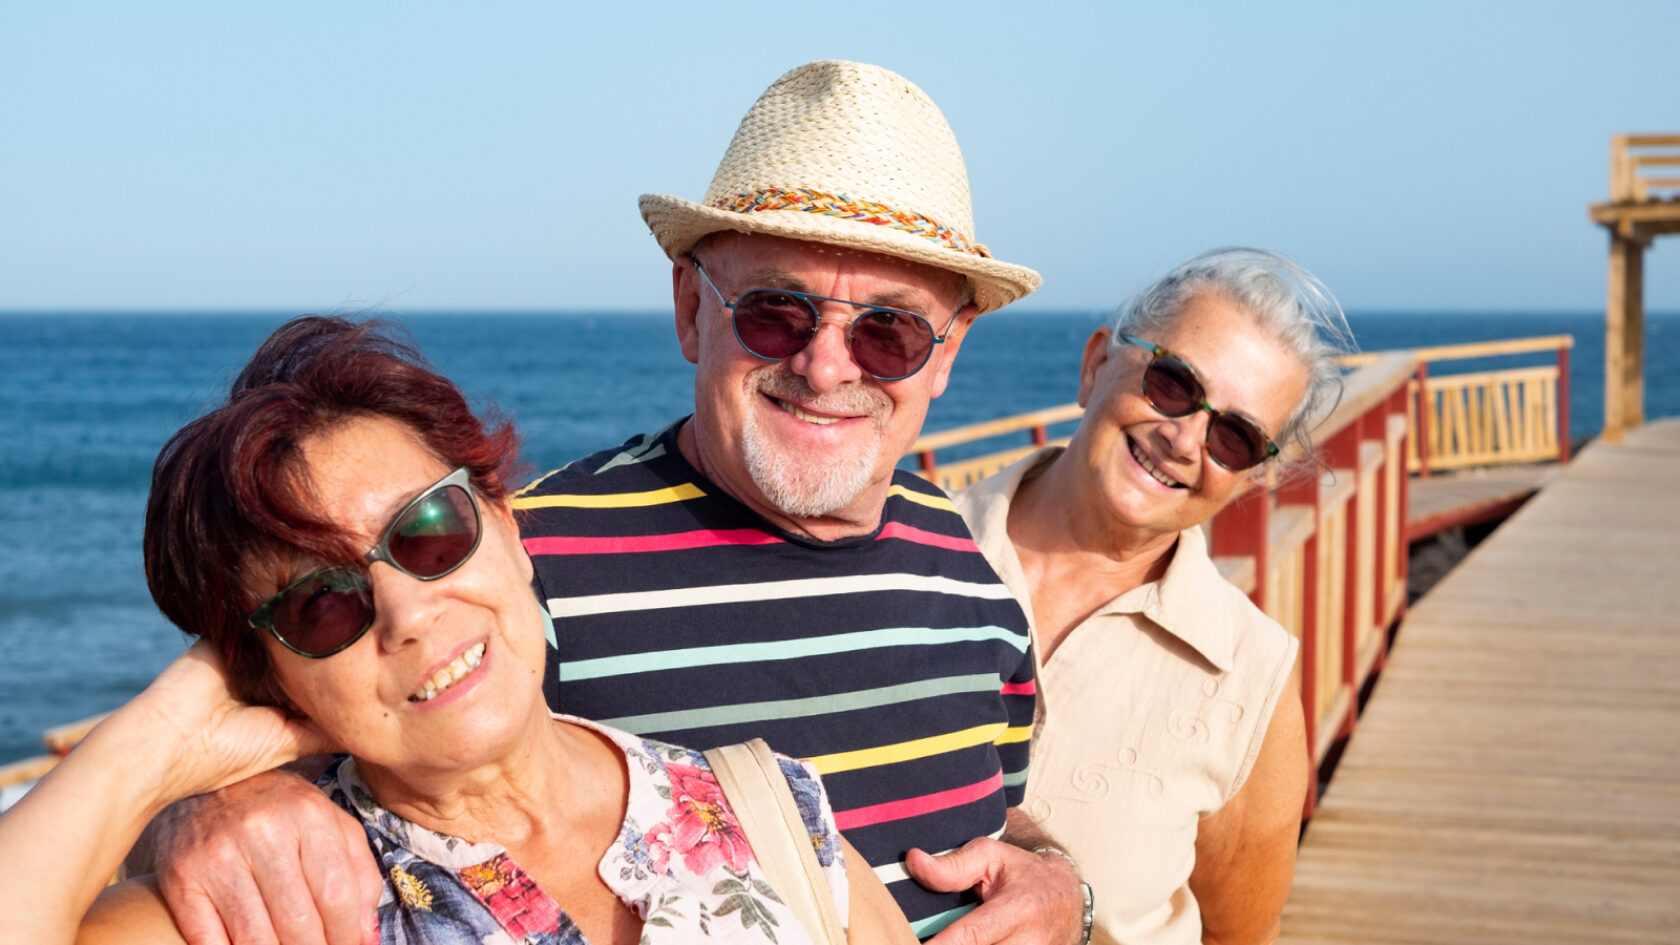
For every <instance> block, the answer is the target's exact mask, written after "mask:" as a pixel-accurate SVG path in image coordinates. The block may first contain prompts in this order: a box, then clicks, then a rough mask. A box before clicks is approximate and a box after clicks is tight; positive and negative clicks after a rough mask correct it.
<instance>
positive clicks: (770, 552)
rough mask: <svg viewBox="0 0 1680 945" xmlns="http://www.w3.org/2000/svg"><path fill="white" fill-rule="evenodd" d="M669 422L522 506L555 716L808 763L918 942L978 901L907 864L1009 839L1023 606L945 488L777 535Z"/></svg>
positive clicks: (547, 480)
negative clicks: (761, 745)
mask: <svg viewBox="0 0 1680 945" xmlns="http://www.w3.org/2000/svg"><path fill="white" fill-rule="evenodd" d="M678 426H680V424H677V425H673V426H671V427H669V428H667V429H666V430H664V431H663V432H661V433H657V434H653V435H648V436H639V437H636V438H633V439H631V440H630V441H629V442H627V443H625V444H624V445H623V446H621V447H619V448H617V449H611V450H606V451H603V452H600V453H596V454H595V455H593V456H590V457H588V458H586V459H582V460H579V461H578V462H575V463H573V464H571V465H569V466H567V467H566V468H564V469H561V470H559V471H557V472H553V473H550V474H548V475H547V476H545V477H543V478H542V479H540V480H538V481H537V482H535V483H533V484H532V485H531V486H529V487H527V488H526V489H525V490H523V491H522V492H521V493H520V494H519V495H518V496H516V497H515V499H514V501H513V505H514V508H515V509H516V511H517V514H518V515H519V521H520V532H521V534H522V535H523V536H524V538H525V547H526V550H528V551H529V552H530V554H531V558H532V560H533V561H534V562H535V565H536V574H537V584H538V591H539V593H540V594H541V595H542V596H543V598H544V599H545V600H546V601H547V603H548V610H549V613H550V615H551V616H552V617H553V618H554V627H555V641H556V648H555V649H554V650H552V651H551V666H550V671H549V673H548V674H547V677H548V678H547V680H546V685H547V687H548V690H549V692H548V695H549V701H550V704H551V705H553V706H554V707H555V709H556V710H557V711H563V712H569V713H572V714H575V715H581V716H584V717H585V718H591V719H595V720H596V721H599V722H602V723H604V724H606V725H611V726H614V727H617V728H621V729H626V730H628V731H631V732H634V733H636V734H638V735H642V736H644V737H649V738H656V739H659V740H661V741H668V742H672V743H675V744H679V745H686V746H688V747H691V748H711V747H714V746H717V745H723V744H729V743H732V742H739V741H744V740H746V739H748V738H752V737H755V736H756V737H760V738H763V739H765V740H766V741H768V742H769V743H770V745H771V747H772V748H774V749H776V750H777V751H779V752H783V753H784V754H788V755H793V756H795V757H799V758H805V759H809V760H810V761H811V762H812V763H813V764H814V765H815V766H816V768H817V770H818V772H820V773H821V774H822V776H823V783H824V784H825V785H827V787H828V792H829V797H830V799H831V801H832V803H833V806H834V816H835V821H836V822H837V823H838V824H839V826H840V829H841V830H842V831H844V832H845V834H846V837H847V839H849V840H851V841H852V843H853V845H855V846H856V847H857V848H858V851H859V852H861V853H862V854H863V856H864V857H865V858H866V859H868V860H869V862H870V864H871V865H872V866H874V867H875V872H876V874H877V875H878V876H880V877H881V879H882V881H884V882H886V883H887V886H888V888H889V889H890V890H891V891H892V893H893V895H894V897H895V898H896V899H897V900H898V903H899V905H900V907H902V908H903V909H904V912H905V915H906V916H908V917H909V918H910V920H911V922H912V924H913V925H914V926H915V927H916V930H917V933H918V934H919V935H922V936H924V937H925V936H927V935H930V934H932V933H933V932H935V931H937V930H938V929H939V928H942V927H944V926H945V925H946V924H948V923H950V922H951V921H952V920H953V919H955V918H956V917H957V916H959V915H961V914H962V913H963V912H965V911H967V910H968V909H969V908H971V907H972V906H973V904H974V901H975V900H974V898H973V896H972V894H968V893H965V894H944V893H932V892H928V891H927V890H925V889H923V888H922V887H920V886H919V885H917V884H916V883H915V881H913V880H910V879H908V878H906V876H905V874H904V870H903V866H902V860H903V857H904V854H905V852H906V851H907V850H908V849H909V848H911V847H920V848H921V849H923V850H927V851H929V852H932V853H938V852H942V851H945V850H950V849H954V848H956V847H958V846H961V845H962V844H963V843H966V842H967V841H969V840H972V839H973V838H975V837H980V836H993V837H996V836H998V835H1000V834H1001V832H1002V830H1003V825H1004V811H1005V808H1006V806H1010V805H1014V804H1017V803H1019V802H1020V799H1021V795H1022V790H1023V787H1024V785H1025V783H1026V774H1027V738H1028V735H1029V733H1030V731H1031V725H1032V711H1033V692H1034V684H1033V660H1032V655H1031V653H1030V652H1028V636H1027V622H1026V617H1025V615H1024V614H1023V613H1022V612H1021V608H1020V606H1019V605H1018V604H1017V603H1016V602H1015V599H1014V598H1013V597H1011V596H1010V594H1009V591H1008V590H1007V589H1006V588H1005V587H1004V586H1003V584H1002V583H1001V582H1000V581H999V580H998V578H997V575H996V574H994V573H993V571H992V569H991V567H990V566H989V565H988V564H987V563H986V559H985V558H984V557H983V556H982V555H981V554H980V552H979V550H978V549H977V548H976V546H975V544H974V539H973V538H972V537H971V536H970V535H969V532H968V528H967V526H966V525H964V524H963V520H962V518H961V517H960V516H959V515H957V513H956V511H955V509H953V508H952V506H951V503H950V501H949V500H948V499H946V497H945V495H944V494H943V493H941V492H940V491H939V490H938V488H937V487H935V486H933V485H931V484H929V483H927V482H925V481H923V480H921V479H919V478H917V477H915V476H912V475H910V474H908V473H904V472H900V473H898V474H897V475H896V476H895V478H894V480H893V485H892V493H891V497H890V498H888V500H887V504H886V508H885V510H884V512H883V514H882V520H881V526H880V528H879V529H878V530H877V531H875V532H874V533H872V534H869V535H861V536H856V537H852V538H845V539H841V540H839V541H833V542H819V541H813V540H811V539H809V538H806V537H803V536H799V535H793V534H790V533H787V532H784V531H782V530H780V529H778V528H776V527H775V526H773V525H771V524H770V523H769V522H767V521H765V520H764V519H763V518H762V517H761V516H759V515H758V514H757V513H755V512H753V511H752V510H750V509H748V508H747V507H746V506H744V505H742V504H741V503H740V502H737V501H736V500H735V499H733V498H731V497H730V496H729V495H727V494H725V493H724V492H723V491H722V490H720V489H718V488H717V487H716V486H715V485H713V484H712V483H711V482H710V481H709V480H707V479H706V478H705V477H704V476H702V475H701V474H700V473H699V472H698V471H697V470H696V469H695V468H694V467H693V466H691V465H689V463H688V462H687V461H686V460H685V459H683V457H682V455H681V453H679V452H678V450H677V443H676V430H677V428H678Z"/></svg>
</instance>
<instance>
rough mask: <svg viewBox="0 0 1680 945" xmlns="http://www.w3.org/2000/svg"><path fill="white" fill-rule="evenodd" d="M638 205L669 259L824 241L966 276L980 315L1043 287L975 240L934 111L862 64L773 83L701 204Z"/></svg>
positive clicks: (829, 64)
mask: <svg viewBox="0 0 1680 945" xmlns="http://www.w3.org/2000/svg"><path fill="white" fill-rule="evenodd" d="M640 206H641V210H642V219H643V220H646V221H647V225H648V228H649V229H651V230H652V231H653V236H654V238H655V239H657V240H658V241H659V245H660V247H661V248H662V249H664V250H665V254H666V255H667V256H669V257H671V258H672V259H675V258H677V257H678V256H680V255H682V254H683V253H686V252H688V251H689V250H691V249H693V248H694V244H695V243H697V242H699V241H700V239H701V237H704V236H706V235H707V234H709V233H717V232H721V231H724V230H737V231H740V232H743V233H762V234H768V235H771V236H785V237H789V238H791V239H798V240H810V241H812V242H817V243H828V244H831V245H835V246H845V247H848V248H852V249H859V250H866V251H868V252H872V253H884V254H886V255H888V256H897V257H899V258H901V259H908V260H911V261H912V262H918V263H925V264H927V265H930V266H936V267H938V268H940V269H946V270H949V271H951V272H957V273H961V274H962V275H964V276H967V277H968V282H969V285H970V287H971V288H972V289H973V293H974V304H975V305H976V306H977V307H978V308H979V310H980V311H981V312H989V311H992V310H993V309H998V308H1002V307H1003V306H1005V305H1008V304H1009V303H1010V302H1013V301H1015V300H1016V299H1019V298H1021V297H1022V296H1024V295H1026V294H1027V293H1029V292H1031V291H1032V290H1034V289H1036V288H1038V286H1039V283H1040V282H1041V281H1043V280H1041V279H1040V278H1039V275H1038V273H1036V272H1034V271H1033V270H1031V269H1028V268H1026V267H1025V266H1016V265H1012V264H1010V263H1006V262H1001V261H999V260H996V259H993V258H992V254H991V253H990V252H989V251H988V250H987V249H986V247H984V246H982V245H981V244H980V243H978V242H976V241H975V239H974V214H973V211H972V209H971V208H970V207H969V195H968V170H967V169H966V168H965V167H964V166H963V158H962V151H961V150H960V149H959V148H958V147H957V138H956V136H955V135H953V134H952V133H951V126H950V125H948V124H946V123H945V116H944V115H942V114H940V112H939V107H938V106H937V105H935V104H933V100H932V99H930V98H928V97H927V93H925V92H923V91H922V90H921V89H919V88H917V87H916V86H915V85H913V84H911V83H910V81H909V80H907V79H905V78H904V77H903V76H900V75H898V74H896V73H893V72H889V71H887V70H886V69H882V68H881V67H879V66H871V65H865V64H863V63H857V62H842V61H838V60H827V61H823V62H812V63H808V64H806V65H803V66H799V67H798V68H796V69H794V70H792V71H791V72H789V73H787V74H786V75H784V76H782V77H781V78H780V79H777V80H776V82H775V84H774V85H772V86H770V88H769V89H767V90H765V92H764V94H763V95H761V96H759V99H758V101H757V102H755V103H754V104H753V107H752V109H751V110H750V111H748V112H747V116H746V117H745V118H743V119H741V127H739V128H737V129H736V131H735V138H734V140H732V141H730V142H729V150H727V151H725V152H724V155H723V162H722V163H721V164H719V165H718V169H717V175H716V176H715V177H713V178H712V185H711V186H710V187H709V188H707V189H706V196H705V197H704V198H702V199H701V201H700V202H699V203H695V202H693V201H689V200H684V199H682V198H680V197H672V196H669V195H666V194H643V195H642V198H641V200H640Z"/></svg>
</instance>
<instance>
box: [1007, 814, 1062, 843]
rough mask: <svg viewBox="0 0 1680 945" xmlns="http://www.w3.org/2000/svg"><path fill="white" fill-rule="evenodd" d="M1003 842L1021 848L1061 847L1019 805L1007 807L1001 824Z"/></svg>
mask: <svg viewBox="0 0 1680 945" xmlns="http://www.w3.org/2000/svg"><path fill="white" fill-rule="evenodd" d="M1003 842H1004V843H1007V844H1009V845H1010V846H1016V847H1020V848H1021V849H1023V850H1037V849H1040V848H1041V847H1055V848H1056V849H1058V850H1059V849H1061V847H1060V846H1059V845H1058V844H1057V843H1056V841H1055V839H1054V838H1052V837H1051V836H1050V834H1049V833H1047V832H1046V831H1045V829H1044V826H1043V825H1042V824H1040V823H1039V822H1038V821H1036V820H1034V819H1032V817H1031V816H1029V815H1028V814H1027V812H1026V811H1024V810H1022V809H1021V808H1019V807H1011V808H1009V813H1008V815H1007V819H1006V820H1005V822H1004V826H1003Z"/></svg>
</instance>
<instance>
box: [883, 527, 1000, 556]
mask: <svg viewBox="0 0 1680 945" xmlns="http://www.w3.org/2000/svg"><path fill="white" fill-rule="evenodd" d="M880 537H881V538H901V539H903V540H905V541H913V542H915V543H917V544H919V545H932V546H933V547H935V548H945V549H948V550H950V551H973V552H979V550H980V548H979V546H978V545H976V544H974V539H972V538H954V537H952V536H950V535H941V534H939V533H938V532H929V531H923V530H922V529H920V528H915V527H913V526H910V525H906V524H904V523H903V522H888V523H887V524H886V526H885V527H884V528H882V529H881V535H880Z"/></svg>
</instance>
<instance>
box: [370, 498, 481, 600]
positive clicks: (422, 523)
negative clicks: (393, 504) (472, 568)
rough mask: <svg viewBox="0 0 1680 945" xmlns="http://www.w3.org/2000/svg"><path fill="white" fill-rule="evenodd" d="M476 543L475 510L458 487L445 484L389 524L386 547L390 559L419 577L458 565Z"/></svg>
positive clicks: (441, 571) (440, 573) (429, 576)
mask: <svg viewBox="0 0 1680 945" xmlns="http://www.w3.org/2000/svg"><path fill="white" fill-rule="evenodd" d="M477 546H478V513H477V511H476V510H475V509H474V508H473V502H472V497H471V496H470V495H468V494H467V490H465V489H463V488H461V487H460V486H445V487H444V488H442V489H439V490H437V491H436V492H433V493H432V494H431V495H428V496H426V497H425V498H423V499H421V500H420V501H419V502H416V503H415V504H414V506H413V507H412V508H410V509H409V510H408V511H407V512H404V513H403V517H402V518H400V519H398V520H397V521H396V522H395V523H394V524H393V525H392V526H391V535H390V538H389V540H388V541H387V542H386V544H385V547H386V548H387V549H388V550H389V551H390V553H391V560H392V561H395V562H396V563H397V566H398V567H400V568H402V569H403V570H404V571H407V572H408V573H410V574H412V575H414V576H415V577H419V578H433V577H438V576H440V575H443V574H447V573H448V572H450V571H452V570H454V569H455V568H457V567H460V565H461V562H463V561H465V560H467V556H468V555H470V554H472V553H473V549H474V548H476V547H477Z"/></svg>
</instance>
